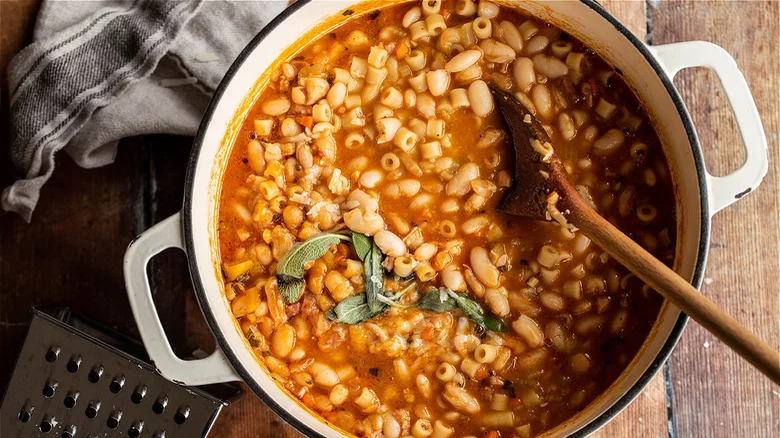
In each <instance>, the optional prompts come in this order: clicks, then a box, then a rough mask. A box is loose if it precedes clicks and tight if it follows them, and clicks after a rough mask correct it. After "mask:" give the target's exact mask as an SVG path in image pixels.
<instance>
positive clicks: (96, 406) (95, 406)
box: [84, 401, 100, 419]
mask: <svg viewBox="0 0 780 438" xmlns="http://www.w3.org/2000/svg"><path fill="white" fill-rule="evenodd" d="M99 410H100V402H94V401H93V402H90V403H89V405H87V409H85V410H84V415H85V416H86V417H87V418H90V419H92V418H95V417H97V414H98V411H99Z"/></svg>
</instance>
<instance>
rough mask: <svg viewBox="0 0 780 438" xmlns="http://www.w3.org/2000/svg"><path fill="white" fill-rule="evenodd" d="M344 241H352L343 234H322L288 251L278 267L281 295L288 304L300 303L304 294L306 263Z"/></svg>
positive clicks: (277, 274)
mask: <svg viewBox="0 0 780 438" xmlns="http://www.w3.org/2000/svg"><path fill="white" fill-rule="evenodd" d="M342 240H350V239H349V237H347V236H343V235H341V234H332V233H322V234H318V235H316V236H313V237H311V238H309V239H306V240H305V241H303V242H300V243H297V244H295V245H293V247H292V248H290V250H289V251H287V254H285V255H284V256H283V257H282V259H281V260H279V263H278V264H277V265H276V279H277V280H278V281H279V293H280V294H281V296H282V298H283V299H284V301H285V302H286V303H287V304H292V303H294V302H296V301H298V298H300V297H301V293H303V289H304V287H303V268H304V265H305V264H306V262H308V261H311V260H316V259H318V258H320V257H322V256H323V255H325V253H326V252H328V249H330V247H331V246H333V245H335V244H337V243H339V242H340V241H342Z"/></svg>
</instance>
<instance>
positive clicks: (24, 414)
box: [19, 407, 32, 423]
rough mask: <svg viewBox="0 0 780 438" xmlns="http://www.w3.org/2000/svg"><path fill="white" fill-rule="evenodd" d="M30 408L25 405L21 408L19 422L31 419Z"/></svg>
mask: <svg viewBox="0 0 780 438" xmlns="http://www.w3.org/2000/svg"><path fill="white" fill-rule="evenodd" d="M31 411H32V409H27V408H26V407H24V408H22V410H20V411H19V421H20V422H21V423H27V422H29V421H30V419H32V412H31Z"/></svg>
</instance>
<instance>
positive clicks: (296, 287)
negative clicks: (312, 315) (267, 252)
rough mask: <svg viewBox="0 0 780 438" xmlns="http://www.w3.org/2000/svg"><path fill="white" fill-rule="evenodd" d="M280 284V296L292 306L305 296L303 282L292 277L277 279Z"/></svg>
mask: <svg viewBox="0 0 780 438" xmlns="http://www.w3.org/2000/svg"><path fill="white" fill-rule="evenodd" d="M276 279H277V281H278V282H279V295H281V296H282V299H283V300H284V302H285V303H287V304H292V303H294V302H296V301H298V299H299V298H300V297H301V294H303V280H301V279H298V278H293V277H290V276H286V275H285V276H283V277H279V276H277V277H276Z"/></svg>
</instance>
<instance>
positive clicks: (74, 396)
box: [62, 391, 79, 409]
mask: <svg viewBox="0 0 780 438" xmlns="http://www.w3.org/2000/svg"><path fill="white" fill-rule="evenodd" d="M78 399H79V393H78V391H75V392H69V393H68V395H66V396H65V399H64V400H62V404H63V405H65V407H66V408H68V409H73V407H74V406H76V401H77V400H78Z"/></svg>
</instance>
